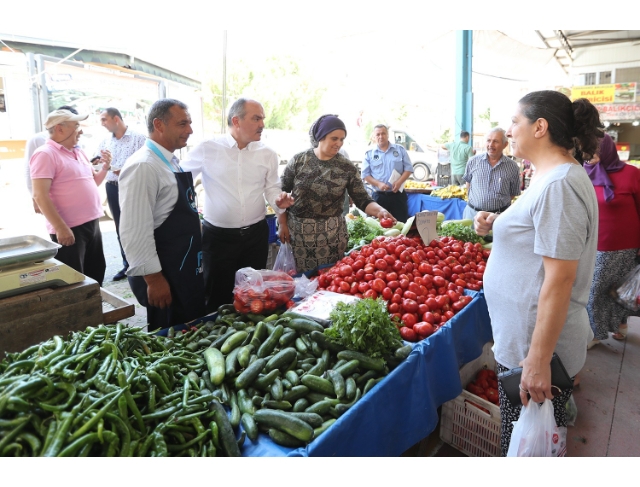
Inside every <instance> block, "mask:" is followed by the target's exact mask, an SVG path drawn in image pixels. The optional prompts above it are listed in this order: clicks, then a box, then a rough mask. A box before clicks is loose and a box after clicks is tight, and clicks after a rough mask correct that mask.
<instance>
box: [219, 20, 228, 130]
mask: <svg viewBox="0 0 640 487" xmlns="http://www.w3.org/2000/svg"><path fill="white" fill-rule="evenodd" d="M220 132H221V133H223V134H225V133H226V132H227V31H226V30H225V31H222V114H221V121H220Z"/></svg>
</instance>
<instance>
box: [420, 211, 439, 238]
mask: <svg viewBox="0 0 640 487" xmlns="http://www.w3.org/2000/svg"><path fill="white" fill-rule="evenodd" d="M437 221H438V212H437V211H421V212H420V213H416V227H417V228H418V233H419V234H420V236H421V237H422V241H423V242H424V243H425V245H429V242H431V241H432V240H433V239H434V238H436V237H437V236H438V234H437V233H436V223H437Z"/></svg>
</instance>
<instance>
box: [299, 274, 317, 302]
mask: <svg viewBox="0 0 640 487" xmlns="http://www.w3.org/2000/svg"><path fill="white" fill-rule="evenodd" d="M294 281H295V283H296V292H295V294H294V296H293V297H294V298H300V299H304V298H306V297H307V296H311V295H312V294H313V293H315V292H316V290H317V289H318V280H317V279H314V280H313V281H312V280H310V279H309V278H308V277H307V276H305V275H304V274H302V276H300V277H296V278H295V279H294Z"/></svg>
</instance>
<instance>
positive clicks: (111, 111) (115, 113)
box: [102, 107, 122, 120]
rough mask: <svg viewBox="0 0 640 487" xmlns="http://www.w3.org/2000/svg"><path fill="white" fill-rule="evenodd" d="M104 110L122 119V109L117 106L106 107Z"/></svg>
mask: <svg viewBox="0 0 640 487" xmlns="http://www.w3.org/2000/svg"><path fill="white" fill-rule="evenodd" d="M102 111H103V112H107V114H108V115H109V116H110V117H111V118H113V117H118V118H119V119H120V120H122V114H121V113H120V110H118V109H117V108H113V107H109V108H105V109H104V110H102Z"/></svg>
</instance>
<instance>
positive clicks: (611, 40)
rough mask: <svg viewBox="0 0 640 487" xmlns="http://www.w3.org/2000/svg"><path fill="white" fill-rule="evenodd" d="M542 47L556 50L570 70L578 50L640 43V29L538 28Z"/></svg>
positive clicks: (561, 64)
mask: <svg viewBox="0 0 640 487" xmlns="http://www.w3.org/2000/svg"><path fill="white" fill-rule="evenodd" d="M535 32H536V34H537V35H538V37H539V40H540V42H541V44H542V46H541V47H545V48H546V49H551V50H554V51H555V52H554V56H555V58H556V60H557V61H558V63H559V64H560V66H562V68H563V69H564V70H565V72H568V69H569V67H570V66H571V63H572V61H573V59H574V58H575V56H576V52H577V51H579V50H582V49H592V48H594V47H601V46H606V45H611V44H621V45H622V44H626V45H629V46H632V45H637V44H639V43H640V30H536V31H535Z"/></svg>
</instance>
